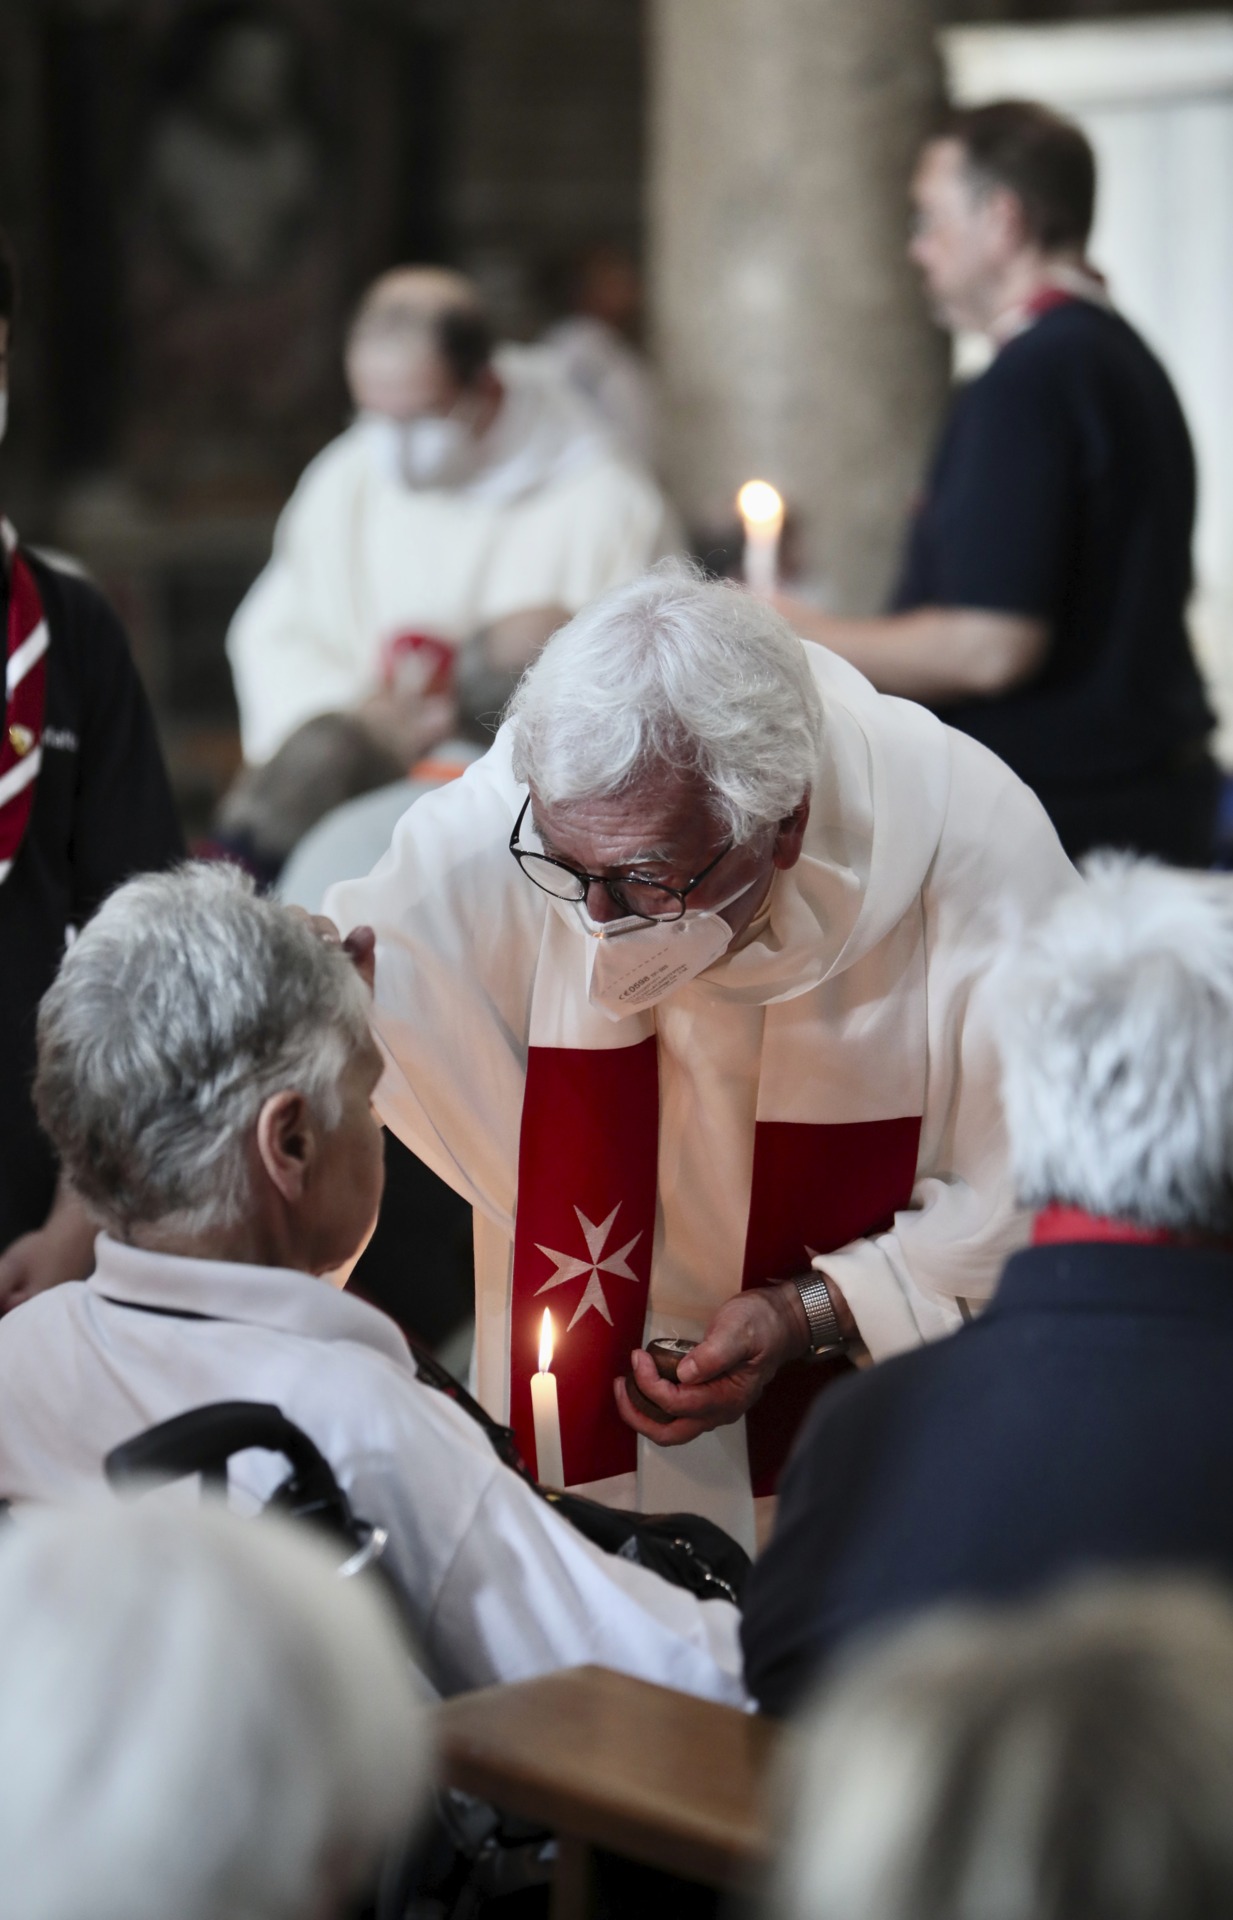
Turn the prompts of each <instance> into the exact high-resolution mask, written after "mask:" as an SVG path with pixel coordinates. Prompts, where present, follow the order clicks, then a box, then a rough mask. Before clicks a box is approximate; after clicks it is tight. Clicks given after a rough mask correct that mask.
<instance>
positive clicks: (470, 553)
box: [227, 267, 674, 767]
mask: <svg viewBox="0 0 1233 1920" xmlns="http://www.w3.org/2000/svg"><path fill="white" fill-rule="evenodd" d="M346 368H347V378H348V382H349V385H350V388H351V393H352V397H353V399H354V401H355V406H356V417H355V420H354V422H353V424H352V425H351V426H350V427H348V428H347V430H346V432H344V433H342V434H341V435H340V436H339V437H338V438H337V439H336V440H334V441H332V442H331V443H330V445H329V446H328V447H326V448H325V449H324V450H323V451H322V452H321V453H320V454H319V455H318V456H317V458H316V459H315V460H314V461H313V462H312V463H311V464H310V466H309V467H308V468H307V470H306V472H305V473H304V475H303V476H302V478H301V480H300V482H299V485H298V486H297V488H296V490H295V493H294V494H293V495H292V498H291V500H290V501H289V503H288V505H287V507H286V508H285V510H284V512H283V514H282V517H281V519H280V521H279V524H278V528H277V531H276V533H275V537H274V552H273V557H272V558H271V560H270V563H269V565H268V566H267V567H266V569H265V571H264V572H263V573H262V574H261V576H260V577H259V579H258V580H257V581H256V583H255V585H254V586H253V587H252V589H251V590H250V592H249V593H248V595H247V596H246V598H245V600H244V601H243V603H242V605H241V606H240V608H239V611H238V612H237V614H236V616H235V618H234V620H233V622H232V625H231V629H230V632H229V634H228V638H227V652H228V656H229V659H230V661H231V667H232V672H233V675H234V678H235V687H236V697H237V700H238V702H239V708H240V727H241V736H242V741H243V747H244V757H245V760H246V761H247V762H248V764H249V765H258V764H260V763H261V762H263V761H265V760H267V759H269V758H270V757H271V755H273V754H274V753H275V752H276V751H277V750H278V748H279V747H280V746H281V745H282V744H283V742H284V741H285V740H287V738H288V737H289V736H290V735H291V734H292V733H293V732H294V731H295V730H296V728H298V727H299V726H301V725H302V724H303V722H304V721H306V720H309V719H311V718H313V717H314V716H316V715H318V714H322V713H327V712H332V713H337V712H354V713H357V714H358V715H359V716H360V718H361V719H362V721H363V723H364V724H365V726H366V727H367V728H368V729H369V730H370V731H371V733H372V735H373V737H374V738H375V739H377V740H378V741H379V742H380V743H381V744H382V745H383V746H384V747H386V748H387V749H388V750H389V751H390V752H392V753H393V754H394V755H395V757H396V758H397V759H398V760H399V761H400V763H401V764H402V765H404V766H406V767H410V766H411V765H412V764H414V762H415V761H416V760H418V759H419V758H420V756H421V755H422V754H423V753H424V752H426V751H427V750H428V749H430V748H431V747H432V745H433V744H434V743H435V741H436V740H438V739H442V738H444V737H445V736H446V735H447V734H448V733H449V732H450V730H451V726H452V722H453V718H454V714H453V705H452V695H453V663H454V656H455V654H456V652H457V650H458V649H459V648H460V647H461V646H462V645H463V644H464V642H466V641H467V640H468V639H469V638H470V637H471V636H473V635H475V634H476V633H478V632H479V631H481V630H482V629H484V628H487V627H490V626H492V624H493V623H494V622H496V621H499V620H503V619H505V618H506V617H507V616H509V615H512V614H517V613H519V612H520V611H522V610H524V609H527V608H532V607H543V606H545V605H549V604H551V605H555V606H560V607H562V608H563V609H564V610H565V611H566V612H567V613H573V612H575V611H577V610H578V609H579V608H580V607H582V606H583V605H585V604H586V602H587V601H588V600H591V599H593V598H594V597H595V595H596V594H598V593H601V592H603V591H604V590H605V589H607V588H609V587H611V586H614V585H617V584H619V583H621V582H623V581H625V580H628V579H632V578H633V577H635V576H636V575H637V574H638V573H640V572H641V571H642V569H643V568H644V567H646V566H647V565H648V563H650V562H651V561H653V560H655V559H657V558H658V557H660V556H661V555H662V554H664V553H665V552H668V551H670V550H671V547H672V545H673V544H674V540H673V530H672V524H671V521H670V517H669V514H668V511H667V508H666V506H665V503H664V500H663V498H662V496H661V494H660V492H659V490H658V488H657V487H656V485H655V483H654V481H653V480H652V479H651V478H650V477H649V475H648V474H647V473H646V472H645V471H644V470H643V469H642V468H640V467H639V466H638V464H637V463H636V462H635V461H634V460H633V459H632V457H631V456H630V455H629V454H628V452H624V451H622V450H621V449H619V448H618V447H617V445H616V444H615V442H614V440H613V438H612V437H611V435H610V434H609V432H608V431H607V430H606V429H605V427H604V425H603V422H602V419H601V417H600V415H599V414H598V412H597V411H596V410H595V409H594V408H592V407H591V406H589V405H588V403H587V401H586V400H585V399H584V398H583V397H582V396H581V395H579V394H578V393H576V392H575V391H573V390H572V388H571V387H570V385H569V384H568V382H567V380H566V379H565V377H564V374H563V373H562V371H561V369H560V367H559V366H558V364H557V362H556V360H555V357H554V356H553V355H552V354H550V353H548V352H546V351H544V350H543V349H536V348H517V347H501V348H497V349H494V347H493V344H492V336H491V330H490V328H489V325H488V321H487V318H486V316H485V313H484V311H483V307H482V304H481V302H480V298H479V295H478V292H477V291H476V289H475V288H474V287H473V286H472V284H471V283H470V282H469V281H468V280H466V279H464V278H463V277H462V276H461V275H459V274H455V273H451V272H447V271H445V270H443V269H439V268H427V267H414V268H399V269H397V270H395V271H393V272H391V273H387V274H385V275H383V276H382V278H381V279H379V280H378V281H377V282H376V283H375V285H374V286H373V287H372V288H371V289H370V290H369V292H368V293H367V294H366V295H365V297H364V299H363V301H362V302H361V304H360V308H359V311H358V313H357V315H356V318H355V321H354V323H353V325H352V328H351V332H350V335H349V337H348V342H347V350H346Z"/></svg>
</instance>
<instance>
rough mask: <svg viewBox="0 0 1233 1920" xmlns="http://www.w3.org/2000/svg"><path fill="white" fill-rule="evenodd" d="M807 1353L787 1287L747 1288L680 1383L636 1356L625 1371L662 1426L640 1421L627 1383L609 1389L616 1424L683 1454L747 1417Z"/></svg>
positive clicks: (797, 1307)
mask: <svg viewBox="0 0 1233 1920" xmlns="http://www.w3.org/2000/svg"><path fill="white" fill-rule="evenodd" d="M808 1351H809V1322H808V1321H807V1320H806V1318H805V1309H804V1307H803V1306H802V1305H801V1296H800V1292H799V1290H798V1288H797V1287H796V1285H795V1283H794V1282H792V1281H791V1280H781V1281H777V1282H776V1283H775V1284H774V1285H772V1286H769V1287H751V1288H749V1289H748V1290H747V1291H746V1292H744V1293H738V1294H736V1295H734V1296H733V1298H732V1299H731V1300H725V1302H724V1304H723V1306H722V1307H721V1308H720V1309H719V1312H718V1313H717V1314H716V1315H715V1318H714V1319H713V1320H712V1322H711V1324H710V1326H709V1327H708V1328H707V1331H706V1337H705V1339H703V1340H700V1341H699V1342H698V1345H697V1346H696V1347H695V1348H694V1350H693V1352H692V1353H690V1354H688V1355H687V1356H686V1357H685V1359H684V1360H682V1362H681V1364H680V1366H679V1367H678V1369H677V1379H676V1383H675V1384H674V1383H673V1382H672V1381H671V1380H664V1379H662V1378H661V1377H660V1374H659V1372H658V1370H657V1368H656V1366H655V1362H654V1361H653V1360H652V1358H651V1356H650V1354H649V1353H645V1352H644V1351H643V1350H642V1349H641V1348H639V1349H638V1350H637V1352H636V1353H634V1354H633V1356H632V1358H631V1361H630V1366H631V1368H632V1371H633V1376H634V1380H635V1382H636V1383H637V1386H638V1390H639V1392H640V1393H642V1394H643V1395H645V1397H646V1398H647V1399H648V1400H651V1401H653V1402H654V1404H655V1405H656V1406H657V1407H662V1408H663V1410H664V1412H665V1413H670V1414H671V1415H672V1416H673V1419H672V1422H671V1424H670V1425H660V1424H659V1423H658V1422H657V1421H655V1420H653V1419H652V1418H651V1417H650V1415H649V1414H644V1413H640V1412H639V1411H638V1409H637V1408H636V1407H635V1406H634V1404H633V1402H632V1401H631V1399H630V1397H629V1390H628V1388H627V1387H626V1385H625V1382H624V1380H617V1381H616V1382H615V1383H614V1389H615V1392H616V1400H617V1406H618V1407H619V1408H620V1412H621V1418H622V1419H623V1420H624V1421H625V1423H626V1425H627V1426H630V1427H632V1428H633V1429H634V1431H635V1432H636V1433H642V1434H645V1435H646V1437H647V1439H648V1440H654V1442H655V1444H656V1445H657V1446H660V1447H683V1446H685V1445H686V1444H687V1442H689V1441H690V1440H696V1439H697V1437H698V1435H699V1434H700V1433H708V1432H709V1431H710V1429H711V1428H712V1427H726V1426H729V1425H730V1424H731V1423H732V1421H734V1420H739V1419H740V1418H741V1416H742V1414H745V1413H748V1412H749V1409H750V1408H751V1407H752V1406H753V1405H754V1403H755V1401H757V1400H758V1399H760V1397H761V1395H762V1392H763V1390H764V1389H765V1388H766V1387H767V1386H768V1385H769V1383H770V1381H772V1380H773V1379H774V1377H775V1375H776V1374H777V1373H778V1372H779V1369H780V1368H781V1367H783V1366H786V1365H787V1363H788V1361H789V1360H798V1359H800V1357H801V1356H802V1354H805V1353H808Z"/></svg>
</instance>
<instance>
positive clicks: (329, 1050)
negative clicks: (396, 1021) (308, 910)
mask: <svg viewBox="0 0 1233 1920" xmlns="http://www.w3.org/2000/svg"><path fill="white" fill-rule="evenodd" d="M370 1045H371V1042H370V1039H369V1028H368V1004H367V995H366V993H365V991H364V988H363V986H362V985H361V982H360V980H359V979H358V977H357V975H356V972H355V969H354V968H353V967H352V965H351V963H350V961H349V960H348V958H347V956H346V955H345V954H344V953H342V952H340V951H339V949H338V948H337V947H327V946H326V945H324V944H323V942H322V941H321V940H319V939H318V938H317V936H316V935H315V934H314V933H313V931H312V929H311V928H310V927H309V926H307V925H306V924H305V923H304V921H303V920H301V919H299V918H297V917H296V916H295V915H294V914H293V913H292V912H291V911H290V909H288V908H287V907H284V906H282V905H280V904H279V903H278V902H277V901H273V900H263V899H259V898H258V897H257V896H256V894H255V893H254V891H253V887H252V883H251V881H250V880H248V879H247V877H246V876H244V875H243V874H241V873H239V872H238V871H237V870H236V869H235V868H234V867H231V866H223V865H202V864H198V865H190V866H186V867H182V868H180V869H179V870H178V871H177V872H174V873H161V874H147V875H144V876H143V877H142V878H141V879H138V880H130V881H129V882H128V883H127V884H126V885H125V886H123V887H121V888H119V889H118V890H117V891H116V892H115V893H113V894H112V895H111V897H110V898H109V899H108V900H106V901H104V903H103V905H102V907H101V908H100V909H99V911H98V913H97V914H96V915H95V916H94V918H93V919H92V920H91V921H90V922H89V924H88V925H87V926H86V927H85V929H84V930H83V932H82V933H81V935H80V936H79V938H78V939H77V940H76V941H75V942H74V943H73V945H72V946H71V947H70V948H69V950H68V952H67V954H66V955H65V957H64V961H63V963H62V965H61V967H60V971H59V974H58V975H57V977H56V980H55V982H54V984H53V985H52V986H51V988H50V989H49V990H48V992H47V993H46V994H45V995H44V997H43V1001H42V1004H41V1006H40V1008H39V1021H38V1053H39V1064H38V1073H37V1077H36V1081H35V1089H34V1092H35V1104H36V1106H37V1109H38V1115H39V1119H40V1121H41V1122H42V1124H43V1127H44V1128H45V1130H46V1131H47V1133H48V1134H49V1135H50V1137H51V1140H52V1143H53V1145H54V1146H55V1148H56V1151H57V1153H58V1154H59V1156H60V1161H61V1164H62V1166H63V1167H64V1169H65V1171H66V1172H67V1174H68V1176H69V1179H70V1180H71V1181H72V1183H73V1185H74V1187H76V1189H77V1191H78V1192H79V1193H80V1194H81V1195H82V1197H83V1198H84V1199H85V1200H86V1202H87V1203H88V1205H89V1206H90V1207H91V1208H92V1210H93V1211H94V1212H95V1213H96V1214H97V1215H98V1216H99V1218H100V1219H101V1220H102V1221H103V1223H104V1225H105V1226H107V1227H108V1228H109V1229H110V1230H111V1231H113V1232H117V1233H119V1234H120V1235H121V1236H122V1237H127V1235H128V1232H129V1230H130V1229H131V1228H132V1227H133V1226H134V1225H151V1224H155V1223H157V1224H158V1225H159V1226H160V1227H162V1228H164V1229H166V1230H168V1231H174V1232H177V1233H181V1234H190V1233H197V1232H204V1231H206V1230H207V1229H212V1228H218V1227H226V1226H229V1225H231V1224H232V1223H233V1222H235V1221H236V1220H238V1219H239V1218H241V1217H242V1215H243V1214H244V1211H245V1208H246V1205H247V1203H248V1200H249V1197H250V1184H251V1183H250V1175H249V1171H248V1163H247V1152H248V1140H249V1136H250V1133H251V1130H252V1128H253V1125H254V1123H255V1121H256V1118H257V1115H258V1113H259V1112H260V1110H261V1108H262V1105H263V1104H264V1102H265V1101H266V1100H267V1098H269V1097H270V1096H271V1095H272V1094H274V1093H277V1092H279V1091H281V1090H282V1089H284V1088H295V1089H297V1090H298V1092H299V1093H301V1094H302V1095H303V1096H304V1098H305V1100H306V1101H307V1102H308V1104H309V1106H310V1108H311V1109H312V1111H313V1112H314V1114H315V1115H316V1116H317V1118H318V1119H319V1121H320V1124H321V1125H322V1126H323V1127H324V1128H325V1129H327V1130H329V1129H332V1128H334V1127H336V1126H337V1124H338V1121H339V1117H340V1113H341V1110H342V1104H341V1103H342V1095H341V1092H340V1083H341V1080H342V1076H343V1074H344V1071H345V1070H346V1069H347V1067H348V1065H349V1064H350V1062H351V1061H352V1060H353V1059H354V1057H355V1055H356V1054H357V1052H358V1051H359V1050H360V1049H361V1048H364V1047H366V1046H370Z"/></svg>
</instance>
